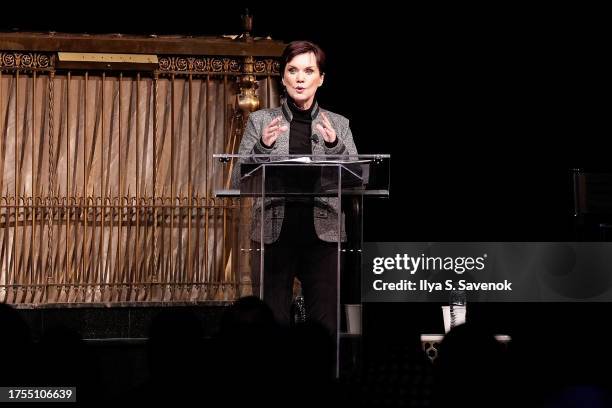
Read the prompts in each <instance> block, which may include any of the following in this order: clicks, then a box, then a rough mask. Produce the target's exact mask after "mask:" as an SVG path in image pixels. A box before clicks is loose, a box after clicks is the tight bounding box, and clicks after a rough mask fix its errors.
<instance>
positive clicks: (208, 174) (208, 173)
mask: <svg viewBox="0 0 612 408" xmlns="http://www.w3.org/2000/svg"><path fill="white" fill-rule="evenodd" d="M209 89H210V75H206V126H205V127H206V131H205V132H204V134H205V137H206V158H205V160H206V173H205V177H204V185H205V190H204V191H205V196H204V280H205V281H206V282H208V281H209V279H210V276H209V274H208V238H209V236H208V227H209V225H208V217H210V209H209V206H208V198H209V197H210V193H209V191H208V189H209V182H208V181H209V179H210V177H211V171H210V168H209V166H210V163H209V161H210V137H209V128H208V123H209V119H210V103H209Z"/></svg>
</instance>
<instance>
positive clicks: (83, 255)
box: [79, 72, 89, 284]
mask: <svg viewBox="0 0 612 408" xmlns="http://www.w3.org/2000/svg"><path fill="white" fill-rule="evenodd" d="M88 79H89V73H88V72H85V79H84V80H85V83H84V88H85V90H84V92H83V98H84V100H83V192H82V193H81V197H82V198H81V212H83V204H84V205H85V212H84V216H83V242H82V244H83V245H82V247H81V279H80V280H79V283H87V284H88V283H89V282H88V281H87V282H85V281H83V277H85V276H88V275H89V274H86V273H85V268H86V267H87V268H88V269H89V265H88V263H87V262H86V254H87V253H86V251H85V247H86V244H87V217H88V216H89V201H88V200H87V180H86V177H87V176H86V171H85V169H86V167H87V96H88V92H87V91H88V85H89V84H88Z"/></svg>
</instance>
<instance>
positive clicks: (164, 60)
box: [159, 55, 280, 75]
mask: <svg viewBox="0 0 612 408" xmlns="http://www.w3.org/2000/svg"><path fill="white" fill-rule="evenodd" d="M279 69H280V64H279V62H278V61H276V60H274V59H260V60H255V65H254V72H255V73H256V74H262V75H278V72H279ZM159 71H160V73H185V74H190V73H191V74H241V73H243V63H242V61H240V60H238V59H236V58H216V57H183V56H168V55H161V56H159Z"/></svg>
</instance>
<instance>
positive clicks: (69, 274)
mask: <svg viewBox="0 0 612 408" xmlns="http://www.w3.org/2000/svg"><path fill="white" fill-rule="evenodd" d="M70 80H71V76H70V71H68V77H67V79H66V197H65V198H66V199H65V200H64V213H65V215H66V226H65V231H66V237H65V238H66V239H65V244H66V246H65V248H66V254H65V256H64V257H65V261H66V272H67V274H66V278H68V279H66V280H64V282H65V283H68V282H66V281H67V280H70V279H71V278H72V268H71V266H72V265H71V263H70V260H69V259H68V245H69V238H68V232H69V228H70V207H69V205H70V201H69V200H70V196H71V194H70Z"/></svg>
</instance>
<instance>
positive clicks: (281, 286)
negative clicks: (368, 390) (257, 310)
mask: <svg viewBox="0 0 612 408" xmlns="http://www.w3.org/2000/svg"><path fill="white" fill-rule="evenodd" d="M312 214H313V210H312V206H309V205H303V204H298V205H292V204H290V203H289V204H288V205H287V206H286V209H285V219H284V220H283V227H282V230H281V234H280V237H279V239H278V240H277V241H276V242H274V243H272V244H268V245H266V246H265V249H264V273H263V280H264V285H263V286H264V288H263V300H264V301H265V302H266V303H267V304H268V305H269V306H270V308H271V309H272V311H273V312H274V316H275V317H276V319H277V321H278V322H279V323H280V324H282V325H289V323H290V321H291V316H290V310H291V303H292V301H293V280H294V278H295V277H297V278H298V279H299V280H300V282H301V284H302V292H303V295H304V302H305V306H306V316H307V319H309V320H311V321H316V322H319V323H321V324H322V325H323V326H325V327H326V328H327V329H328V330H329V332H330V334H332V335H334V336H335V334H336V331H337V329H338V327H337V325H338V323H337V318H338V316H337V302H338V283H337V279H338V276H337V269H336V268H337V265H338V246H337V243H334V242H325V241H322V240H320V239H319V238H318V237H317V236H316V233H315V230H314V221H313V215H312ZM252 271H253V272H254V273H253V275H254V276H253V277H252V280H253V283H254V291H255V294H259V288H260V282H259V278H260V277H259V262H258V261H257V259H254V263H252Z"/></svg>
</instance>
